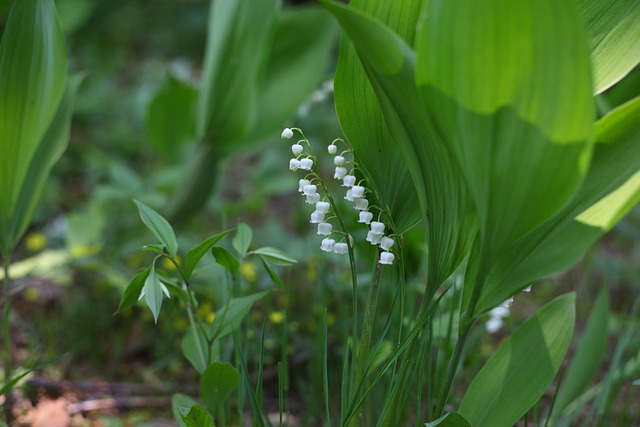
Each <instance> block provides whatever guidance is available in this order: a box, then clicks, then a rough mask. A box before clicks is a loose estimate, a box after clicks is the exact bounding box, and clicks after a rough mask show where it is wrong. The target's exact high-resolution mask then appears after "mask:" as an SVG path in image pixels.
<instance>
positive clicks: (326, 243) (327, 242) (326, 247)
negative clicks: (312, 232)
mask: <svg viewBox="0 0 640 427" xmlns="http://www.w3.org/2000/svg"><path fill="white" fill-rule="evenodd" d="M335 244H336V241H335V240H333V239H329V238H328V237H327V238H326V239H322V244H321V246H320V249H322V250H323V251H325V252H333V250H334V248H335Z"/></svg>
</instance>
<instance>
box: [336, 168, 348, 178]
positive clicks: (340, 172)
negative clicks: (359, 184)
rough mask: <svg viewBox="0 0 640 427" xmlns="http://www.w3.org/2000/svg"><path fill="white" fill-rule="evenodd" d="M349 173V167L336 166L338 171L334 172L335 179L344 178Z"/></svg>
mask: <svg viewBox="0 0 640 427" xmlns="http://www.w3.org/2000/svg"><path fill="white" fill-rule="evenodd" d="M346 175H347V169H346V168H343V167H342V166H336V172H335V173H334V174H333V178H334V179H343V178H344V177H345V176H346Z"/></svg>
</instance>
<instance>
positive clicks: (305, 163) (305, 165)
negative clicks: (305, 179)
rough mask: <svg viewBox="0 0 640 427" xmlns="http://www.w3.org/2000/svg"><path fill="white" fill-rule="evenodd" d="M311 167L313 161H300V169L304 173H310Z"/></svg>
mask: <svg viewBox="0 0 640 427" xmlns="http://www.w3.org/2000/svg"><path fill="white" fill-rule="evenodd" d="M312 167H313V160H311V159H309V158H306V159H300V169H302V170H305V171H310V170H311V168H312Z"/></svg>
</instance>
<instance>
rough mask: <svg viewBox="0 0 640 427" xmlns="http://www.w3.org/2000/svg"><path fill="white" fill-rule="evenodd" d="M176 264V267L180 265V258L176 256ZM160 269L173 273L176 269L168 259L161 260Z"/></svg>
mask: <svg viewBox="0 0 640 427" xmlns="http://www.w3.org/2000/svg"><path fill="white" fill-rule="evenodd" d="M176 262H177V263H178V265H180V264H181V262H180V256H177V255H176ZM162 268H164V269H165V270H167V271H174V270H175V269H176V265H175V264H174V263H173V261H171V260H170V259H169V258H166V257H164V258H162Z"/></svg>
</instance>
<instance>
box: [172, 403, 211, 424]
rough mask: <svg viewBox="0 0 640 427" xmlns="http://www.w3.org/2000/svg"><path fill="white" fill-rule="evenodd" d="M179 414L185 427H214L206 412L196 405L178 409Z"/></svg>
mask: <svg viewBox="0 0 640 427" xmlns="http://www.w3.org/2000/svg"><path fill="white" fill-rule="evenodd" d="M179 414H180V418H181V419H182V422H183V423H184V425H185V426H186V427H216V426H215V424H214V423H213V420H212V419H211V416H210V415H209V413H208V412H207V410H206V409H204V408H203V407H202V406H200V405H198V404H196V405H193V406H192V407H191V408H180V409H179Z"/></svg>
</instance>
